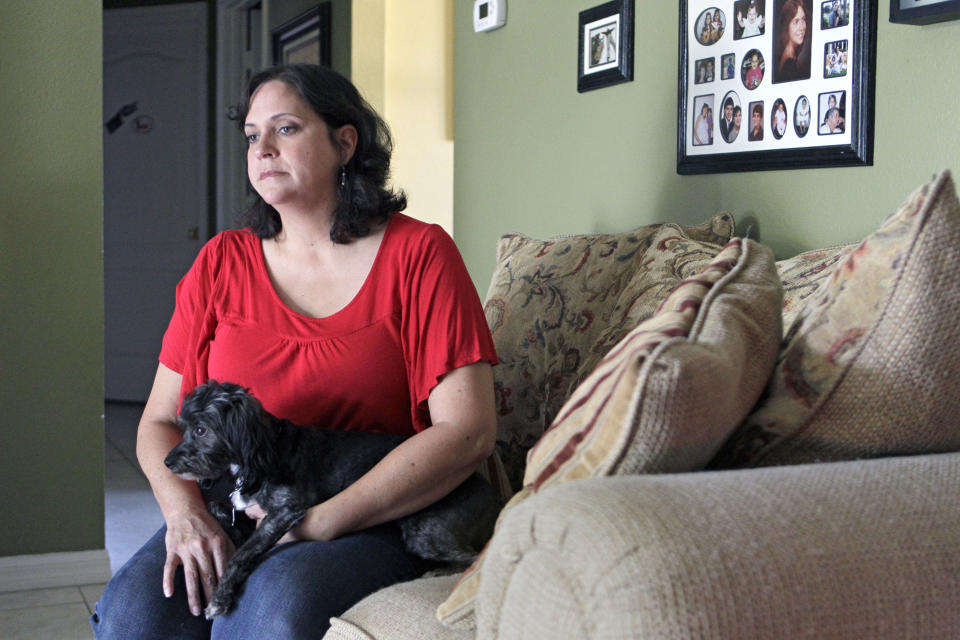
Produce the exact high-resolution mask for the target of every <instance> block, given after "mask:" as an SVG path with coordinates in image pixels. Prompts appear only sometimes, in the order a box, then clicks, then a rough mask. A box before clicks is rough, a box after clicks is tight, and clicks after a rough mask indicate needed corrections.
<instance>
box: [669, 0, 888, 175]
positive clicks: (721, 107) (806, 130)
mask: <svg viewBox="0 0 960 640" xmlns="http://www.w3.org/2000/svg"><path fill="white" fill-rule="evenodd" d="M680 11H681V16H680V28H681V33H680V68H679V79H680V82H679V100H680V105H679V106H680V108H679V109H678V113H679V122H678V157H677V171H678V172H679V173H717V172H725V171H747V170H758V169H782V168H800V167H823V166H836V165H844V164H870V163H871V162H872V152H871V146H872V144H871V143H872V129H873V117H872V116H873V73H872V71H873V69H872V68H873V60H874V59H875V56H876V44H875V42H876V40H875V33H876V0H681V7H680Z"/></svg>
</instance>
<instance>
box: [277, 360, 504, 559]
mask: <svg viewBox="0 0 960 640" xmlns="http://www.w3.org/2000/svg"><path fill="white" fill-rule="evenodd" d="M428 406H429V409H430V417H431V420H432V422H433V426H431V427H430V428H428V429H425V430H424V431H421V432H420V433H418V434H416V435H415V436H412V437H411V438H409V439H407V440H406V441H404V442H403V443H402V444H401V445H400V446H398V447H397V448H396V449H394V450H393V451H391V452H390V453H389V454H388V455H387V456H386V457H385V458H384V459H383V460H381V461H380V462H379V463H378V464H377V465H376V466H375V467H374V468H373V469H371V470H370V471H369V472H367V473H366V474H365V475H364V476H363V477H362V478H360V479H359V480H357V481H356V482H355V483H354V484H352V485H350V486H349V487H348V488H346V489H344V490H343V491H342V492H340V493H339V494H337V495H336V496H334V497H333V498H331V499H329V500H327V501H326V502H322V503H320V504H318V505H316V506H315V507H313V508H311V509H310V510H309V511H308V512H307V516H306V517H305V518H304V520H303V522H302V523H301V524H300V525H298V526H297V527H295V528H294V529H292V530H291V531H290V533H289V534H287V536H285V537H284V541H289V540H306V539H309V540H331V539H333V538H336V537H338V536H341V535H343V534H345V533H349V532H351V531H357V530H360V529H365V528H367V527H371V526H374V525H377V524H381V523H383V522H388V521H390V520H395V519H397V518H400V517H403V516H405V515H409V514H411V513H413V512H415V511H418V510H420V509H422V508H424V507H426V506H428V505H430V504H432V503H434V502H436V501H437V500H439V499H440V498H442V497H443V496H445V495H447V494H448V493H450V492H451V491H452V490H453V489H455V488H456V487H457V486H459V485H460V483H462V482H463V481H464V480H465V479H466V478H467V477H468V476H469V475H470V474H471V473H473V472H474V471H475V470H476V468H477V466H478V465H479V464H480V463H481V462H482V461H483V460H484V459H486V458H487V456H489V455H490V453H491V452H492V451H493V446H494V442H495V440H496V430H497V426H496V411H495V408H494V397H493V369H492V367H491V366H490V365H489V364H488V363H486V362H478V363H476V364H471V365H467V366H464V367H460V368H458V369H454V370H453V371H451V372H450V373H448V374H447V375H446V376H444V377H443V378H442V379H441V381H440V383H439V384H437V386H436V387H434V389H433V391H431V393H430V398H429V400H428Z"/></svg>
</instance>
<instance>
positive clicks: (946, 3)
mask: <svg viewBox="0 0 960 640" xmlns="http://www.w3.org/2000/svg"><path fill="white" fill-rule="evenodd" d="M958 18H960V0H890V22H903V23H906V24H933V23H934V22H946V21H947V20H957V19H958Z"/></svg>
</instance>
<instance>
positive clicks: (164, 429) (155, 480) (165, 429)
mask: <svg viewBox="0 0 960 640" xmlns="http://www.w3.org/2000/svg"><path fill="white" fill-rule="evenodd" d="M180 382H181V376H180V374H179V373H176V372H174V371H172V370H170V369H168V368H167V367H165V366H164V365H162V364H161V365H159V366H158V367H157V375H156V378H154V381H153V389H152V390H151V391H150V397H149V398H148V399H147V404H146V406H145V407H144V409H143V417H142V418H140V427H139V429H138V430H137V459H138V460H139V461H140V467H141V468H142V469H143V472H144V474H146V476H147V480H149V481H150V486H151V488H152V489H153V493H154V495H155V496H156V498H157V503H158V504H159V505H160V510H161V511H162V512H163V519H164V520H165V521H166V523H167V536H166V545H167V558H166V562H165V563H164V566H163V579H162V585H161V586H162V588H163V595H165V596H166V597H168V598H169V597H170V596H172V595H173V585H174V575H175V574H176V569H177V567H178V566H183V572H184V577H185V578H186V584H187V602H188V603H189V604H190V611H191V612H193V614H194V615H200V613H201V611H202V610H203V607H202V602H201V592H202V593H203V594H204V595H205V596H206V597H207V599H208V600H209V599H210V597H211V596H212V595H213V590H214V589H215V588H216V586H217V583H218V582H219V578H220V576H221V575H222V574H223V570H224V568H225V567H226V565H227V561H228V560H229V559H230V557H231V556H232V555H233V552H234V548H233V543H232V542H231V541H230V539H229V538H228V537H227V534H226V532H224V530H223V528H222V527H221V526H220V523H218V522H217V521H216V519H215V518H214V517H213V516H211V515H210V514H209V513H208V512H207V509H206V504H205V503H204V499H203V495H202V494H201V493H200V488H199V487H198V486H197V483H196V482H193V481H190V480H184V479H182V478H179V477H177V476H175V475H174V474H173V473H172V472H171V471H170V470H169V469H168V468H167V467H166V465H165V464H164V462H163V461H164V459H165V458H166V456H167V454H168V453H169V452H170V449H172V448H173V447H174V446H176V445H177V444H178V443H179V442H180V441H181V440H182V435H181V433H180V428H179V427H178V426H177V405H178V404H179V401H180Z"/></svg>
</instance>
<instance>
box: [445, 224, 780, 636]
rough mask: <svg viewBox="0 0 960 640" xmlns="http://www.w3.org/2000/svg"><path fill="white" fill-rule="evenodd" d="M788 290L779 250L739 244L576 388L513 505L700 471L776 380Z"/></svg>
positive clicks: (461, 615)
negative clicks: (556, 492)
mask: <svg viewBox="0 0 960 640" xmlns="http://www.w3.org/2000/svg"><path fill="white" fill-rule="evenodd" d="M781 299H782V290H781V286H780V282H779V280H778V276H777V272H776V267H775V263H774V260H773V254H772V253H771V252H770V250H769V249H767V248H766V247H763V246H761V245H759V244H757V243H755V242H753V241H750V240H739V239H737V240H733V241H731V242H730V243H729V244H728V245H727V246H726V247H724V248H723V250H722V251H721V252H720V253H719V254H718V255H717V256H716V257H715V258H714V260H713V261H712V262H711V263H710V264H709V265H708V266H706V267H705V268H704V269H703V270H702V271H701V272H700V273H699V274H697V275H696V276H695V277H693V278H690V279H688V280H685V281H684V282H682V283H681V284H680V285H679V286H678V287H677V288H676V289H674V291H673V292H671V293H670V295H669V296H668V297H667V298H666V299H665V300H664V301H663V302H662V304H661V305H660V307H659V308H658V309H657V311H656V313H655V314H654V315H653V316H652V317H650V318H649V319H647V320H645V321H644V322H642V323H641V324H640V325H639V326H637V327H636V328H635V329H634V330H633V331H631V332H630V333H629V334H628V335H627V336H626V337H625V338H624V339H623V340H622V341H621V342H619V343H618V344H617V345H616V346H615V347H614V348H613V349H612V350H611V351H610V352H609V353H608V354H607V356H606V357H605V358H604V359H603V361H602V362H601V363H600V364H599V365H598V366H597V368H596V369H595V370H594V371H593V372H592V373H591V374H590V375H589V376H588V377H587V379H586V380H585V381H584V382H583V384H581V385H580V386H579V387H577V389H576V391H575V392H574V393H573V395H571V397H570V399H569V400H568V401H567V402H566V404H564V406H563V408H562V409H561V410H560V412H559V414H558V416H557V418H556V420H555V421H554V423H553V425H552V426H551V427H550V430H549V431H548V432H547V433H545V434H544V435H543V437H542V438H541V439H540V441H539V442H537V444H536V446H534V447H533V449H531V451H530V455H529V457H528V461H527V468H526V471H525V473H524V485H525V486H524V488H523V490H522V491H521V492H520V493H518V494H517V495H516V496H514V498H513V500H511V502H510V503H509V504H508V505H507V506H506V507H505V508H504V514H505V513H507V512H509V510H510V509H512V508H514V507H515V506H516V505H517V504H519V503H520V502H522V501H523V500H525V499H526V498H527V497H529V496H530V495H531V494H533V493H536V492H538V491H540V490H541V489H543V488H545V487H548V486H551V485H555V484H560V483H564V482H569V481H571V480H576V479H580V478H586V477H591V476H604V475H616V474H636V473H662V472H677V471H691V470H695V469H700V468H702V467H703V465H705V464H706V463H707V461H709V460H710V458H711V457H712V456H713V454H714V453H716V451H717V449H718V448H719V446H720V444H721V443H722V442H723V441H724V439H726V437H727V436H728V435H729V433H730V432H731V430H732V429H733V428H734V427H736V426H737V425H738V424H739V423H740V422H741V420H743V418H744V416H745V415H746V414H747V412H748V411H749V410H750V408H751V407H752V406H753V405H754V403H755V402H756V399H757V397H758V396H759V394H760V392H761V391H762V390H763V388H764V386H765V385H766V382H767V379H768V377H769V375H770V372H771V370H772V368H773V364H774V361H775V358H776V353H777V347H778V345H779V343H780V335H781V328H780V307H781ZM502 517H503V514H501V518H502ZM494 537H496V534H494ZM482 562H483V557H482V555H481V558H479V559H478V560H477V562H475V563H474V565H473V566H472V567H471V568H470V569H468V570H467V572H466V573H465V574H464V576H463V577H462V578H461V580H460V582H459V583H458V585H457V588H456V589H455V590H454V592H453V593H452V594H451V596H450V598H449V599H448V600H447V601H446V602H445V603H444V604H443V605H442V606H441V607H440V609H439V610H438V616H439V618H440V619H441V621H443V622H444V623H445V624H449V625H454V626H469V625H470V624H472V619H473V598H474V596H475V594H476V590H477V588H478V585H479V580H480V571H481V567H482Z"/></svg>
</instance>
